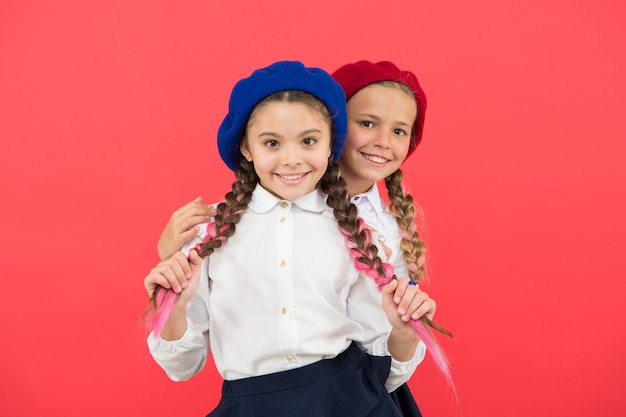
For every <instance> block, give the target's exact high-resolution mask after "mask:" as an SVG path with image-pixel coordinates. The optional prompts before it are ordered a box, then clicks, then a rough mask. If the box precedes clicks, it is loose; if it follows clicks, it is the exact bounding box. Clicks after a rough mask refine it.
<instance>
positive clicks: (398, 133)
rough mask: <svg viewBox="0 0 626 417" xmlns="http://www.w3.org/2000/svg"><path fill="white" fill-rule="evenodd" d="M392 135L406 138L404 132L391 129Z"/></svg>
mask: <svg viewBox="0 0 626 417" xmlns="http://www.w3.org/2000/svg"><path fill="white" fill-rule="evenodd" d="M393 134H394V135H397V136H406V132H405V131H404V130H402V129H393Z"/></svg>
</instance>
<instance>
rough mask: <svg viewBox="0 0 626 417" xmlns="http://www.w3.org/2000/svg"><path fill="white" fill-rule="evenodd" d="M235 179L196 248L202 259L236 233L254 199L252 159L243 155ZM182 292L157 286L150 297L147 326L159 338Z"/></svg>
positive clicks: (254, 174)
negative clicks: (249, 160)
mask: <svg viewBox="0 0 626 417" xmlns="http://www.w3.org/2000/svg"><path fill="white" fill-rule="evenodd" d="M235 178H236V179H237V181H235V182H234V183H233V184H232V187H231V191H230V192H229V193H227V194H226V196H225V197H224V200H225V201H224V202H222V203H220V204H218V205H217V208H216V210H217V213H216V214H215V216H214V221H213V222H211V223H209V224H208V225H207V236H206V237H205V238H204V241H203V242H202V243H200V244H198V245H197V246H196V247H195V248H194V249H195V250H197V251H198V255H200V257H202V258H206V257H207V256H210V255H211V254H212V253H213V252H214V251H215V249H217V248H220V247H221V246H222V245H223V244H224V242H226V240H227V239H228V238H229V237H230V236H232V235H233V234H234V233H235V225H236V224H237V223H239V220H241V215H242V214H243V212H244V211H245V210H246V208H247V207H248V204H249V203H250V200H251V199H252V191H254V188H255V187H256V184H257V182H258V180H259V177H258V176H257V174H256V172H255V171H254V166H253V165H252V163H251V162H248V161H246V160H245V159H243V158H242V160H241V163H240V165H239V168H238V169H237V171H236V172H235ZM177 296H178V294H177V293H176V292H174V291H173V290H172V289H166V288H163V287H157V288H156V289H155V290H154V291H153V292H152V296H151V298H150V301H151V302H150V305H149V307H148V310H147V311H146V313H145V317H146V327H147V328H148V329H149V330H151V331H153V332H154V335H155V336H156V337H158V336H159V335H160V334H161V330H162V329H163V326H164V325H165V323H166V321H167V319H168V317H169V315H170V313H171V312H172V308H173V307H174V301H176V298H177Z"/></svg>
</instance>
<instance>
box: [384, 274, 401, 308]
mask: <svg viewBox="0 0 626 417" xmlns="http://www.w3.org/2000/svg"><path fill="white" fill-rule="evenodd" d="M397 286H398V280H397V279H392V280H391V281H390V282H389V283H388V284H385V285H383V287H382V288H381V293H382V299H383V307H395V303H394V300H393V297H394V292H395V290H396V287H397Z"/></svg>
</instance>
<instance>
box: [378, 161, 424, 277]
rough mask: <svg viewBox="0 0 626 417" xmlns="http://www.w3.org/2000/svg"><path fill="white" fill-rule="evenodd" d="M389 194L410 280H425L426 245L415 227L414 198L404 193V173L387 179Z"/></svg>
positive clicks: (396, 173)
mask: <svg viewBox="0 0 626 417" xmlns="http://www.w3.org/2000/svg"><path fill="white" fill-rule="evenodd" d="M385 185H386V186H387V194H388V195H389V200H390V202H391V205H390V206H389V209H390V210H391V213H392V214H393V215H394V217H395V218H396V222H397V223H398V227H399V228H400V235H401V237H402V241H401V242H400V249H402V254H403V256H404V259H405V260H406V262H407V264H408V267H409V279H411V280H412V281H419V280H420V279H422V278H424V275H425V271H424V252H425V250H426V245H424V242H422V240H421V239H420V237H419V234H418V233H417V228H416V225H415V206H414V205H413V197H412V196H411V195H410V194H408V193H405V192H404V187H403V186H402V171H401V170H400V169H397V170H396V171H394V173H393V174H391V175H389V176H388V177H387V178H385Z"/></svg>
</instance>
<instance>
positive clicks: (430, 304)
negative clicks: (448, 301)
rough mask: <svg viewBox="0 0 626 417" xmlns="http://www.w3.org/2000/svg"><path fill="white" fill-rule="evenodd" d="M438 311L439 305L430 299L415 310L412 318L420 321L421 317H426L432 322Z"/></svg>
mask: <svg viewBox="0 0 626 417" xmlns="http://www.w3.org/2000/svg"><path fill="white" fill-rule="evenodd" d="M436 310H437V303H436V302H435V300H433V299H432V298H428V299H426V300H425V301H424V302H423V303H422V304H420V305H419V307H417V308H416V309H415V311H414V312H413V313H412V314H411V318H412V319H413V320H418V319H419V318H420V317H422V316H426V317H428V318H429V319H431V320H432V318H433V316H434V315H435V311H436Z"/></svg>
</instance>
